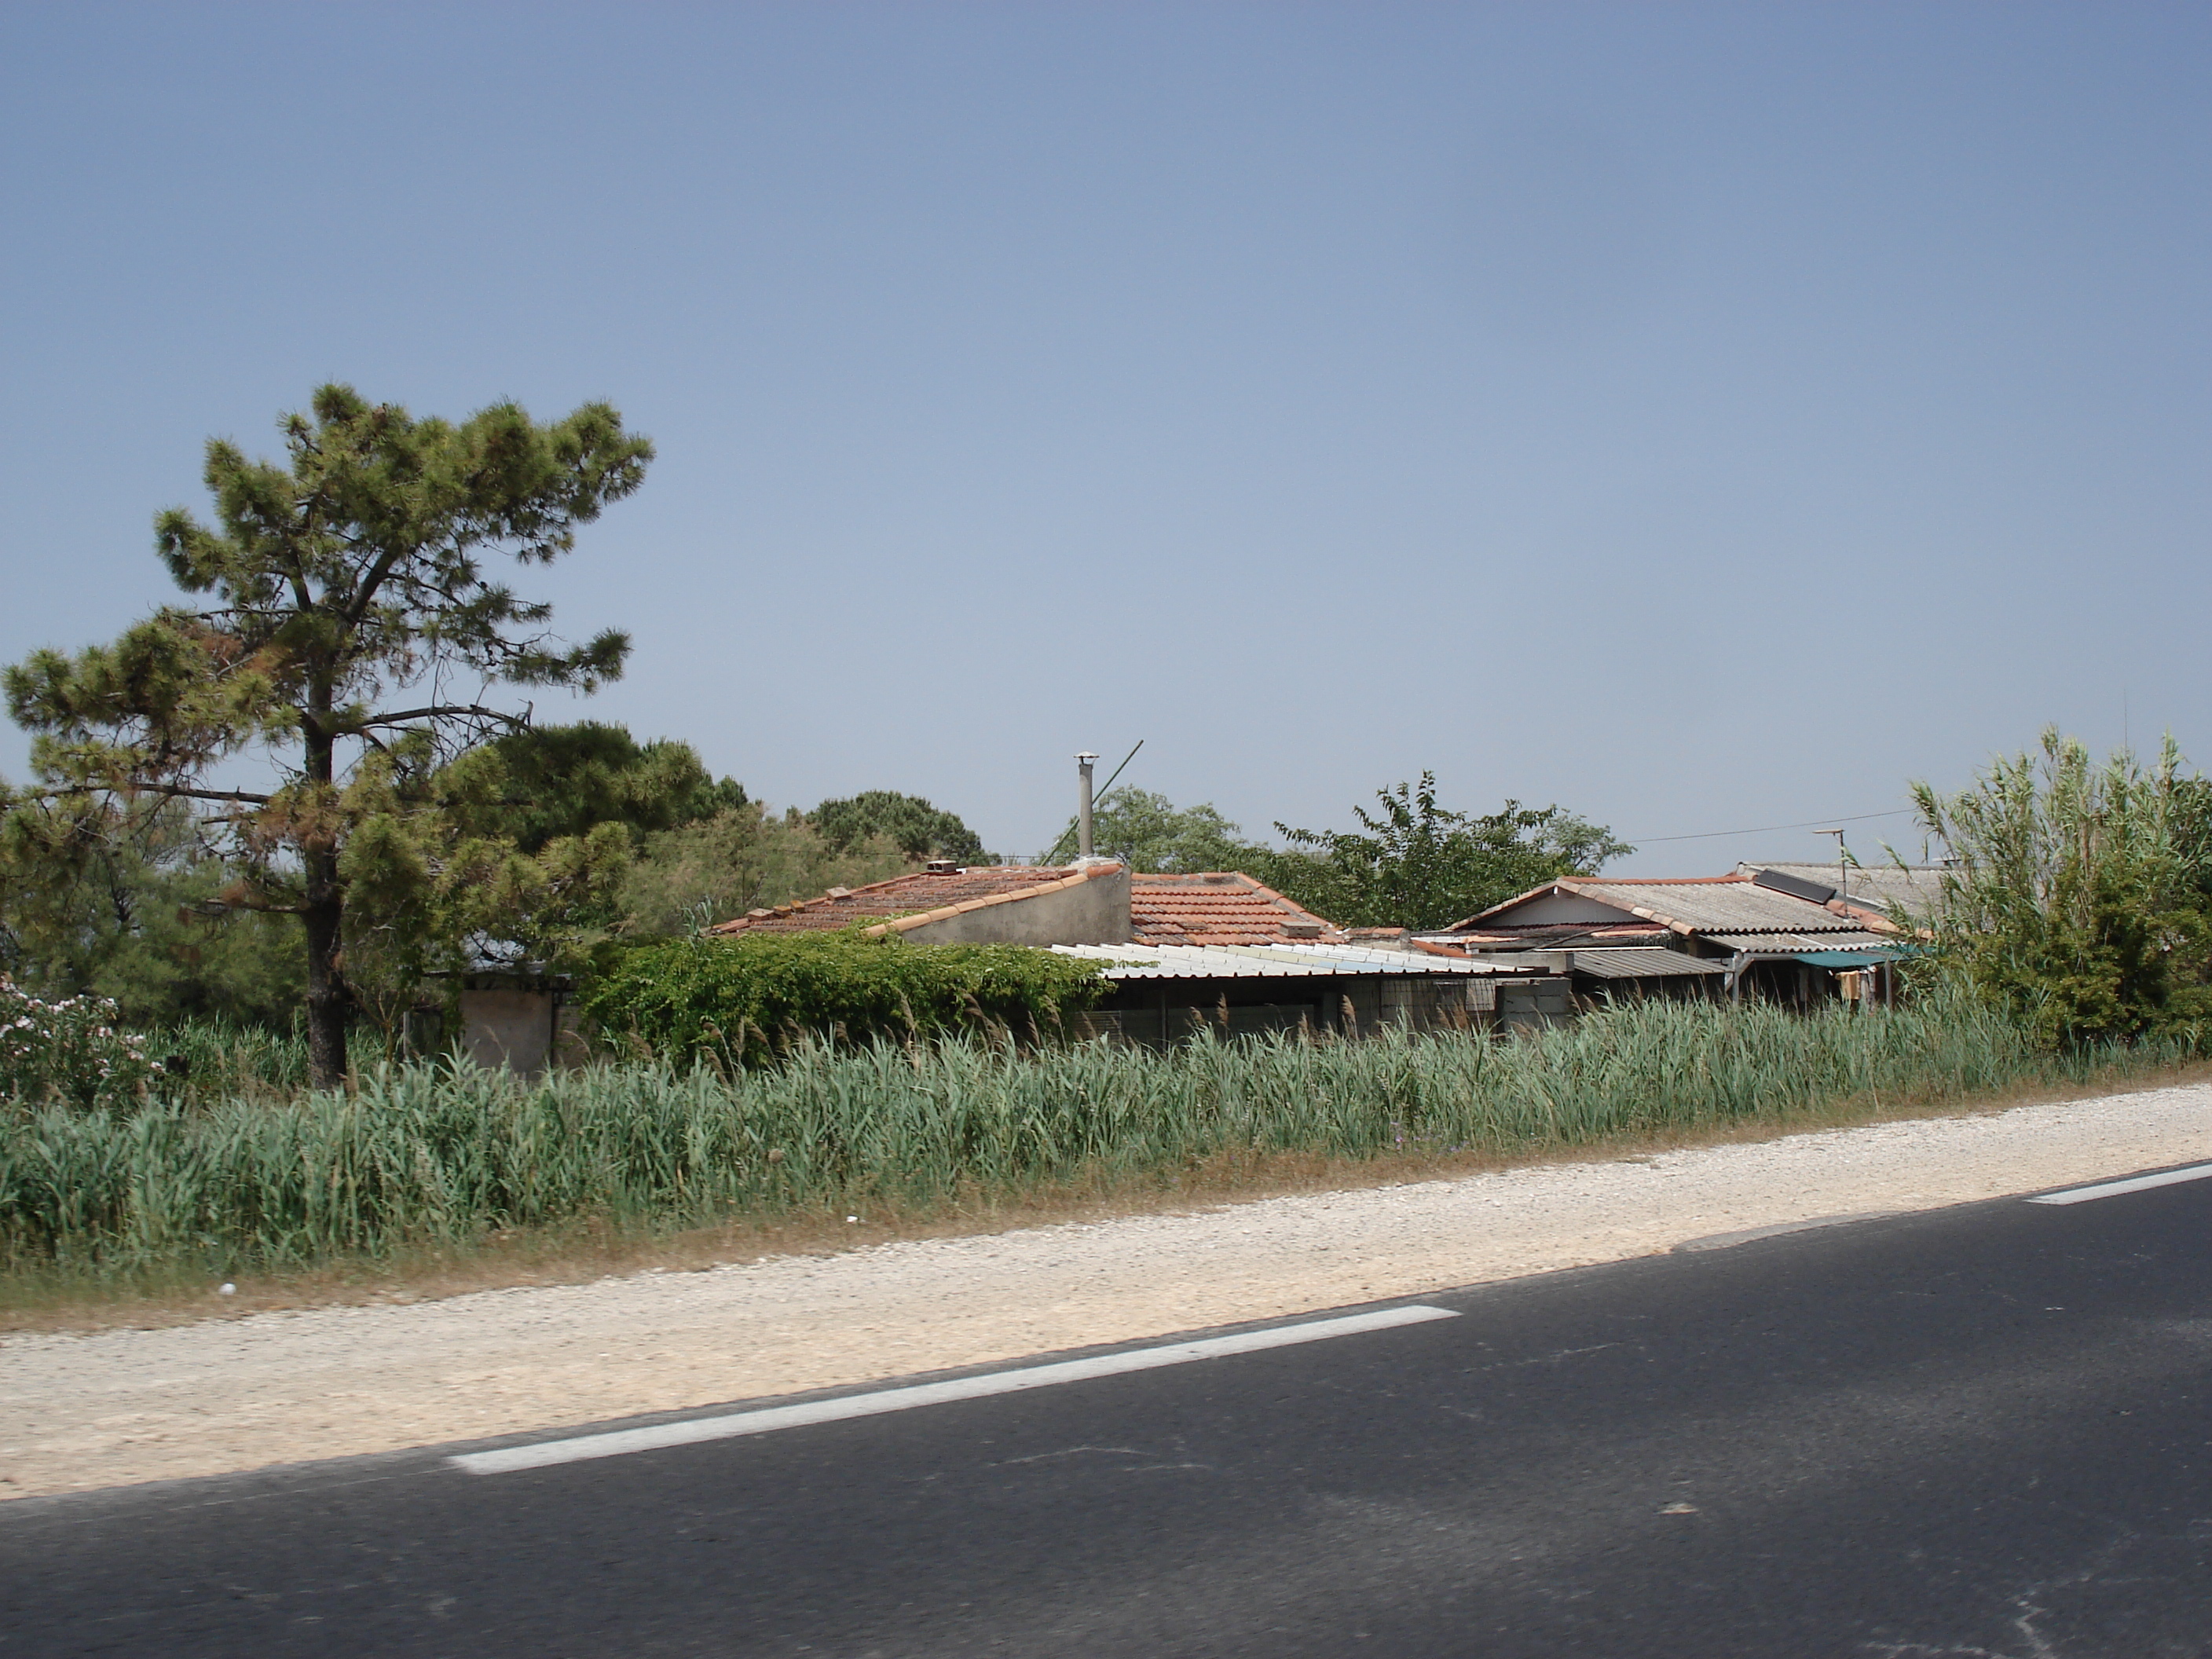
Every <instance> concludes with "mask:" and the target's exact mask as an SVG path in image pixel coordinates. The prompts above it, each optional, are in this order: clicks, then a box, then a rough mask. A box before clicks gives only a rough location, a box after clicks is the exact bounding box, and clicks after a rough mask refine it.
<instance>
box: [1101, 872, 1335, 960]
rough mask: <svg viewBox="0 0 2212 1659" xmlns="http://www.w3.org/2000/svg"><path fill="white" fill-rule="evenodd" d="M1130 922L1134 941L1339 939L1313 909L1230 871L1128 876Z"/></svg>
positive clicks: (1220, 942)
mask: <svg viewBox="0 0 2212 1659" xmlns="http://www.w3.org/2000/svg"><path fill="white" fill-rule="evenodd" d="M1129 921H1130V923H1131V925H1132V927H1133V930H1134V932H1135V933H1136V939H1137V943H1139V945H1281V944H1285V943H1286V942H1289V941H1291V940H1293V939H1323V938H1330V939H1334V938H1339V937H1340V935H1339V934H1338V933H1337V930H1336V929H1335V928H1334V927H1332V926H1331V925H1330V924H1329V923H1328V922H1327V921H1322V918H1321V917H1319V916H1317V915H1314V913H1313V912H1312V911H1310V910H1307V909H1303V908H1300V907H1299V906H1297V905H1296V904H1293V903H1291V901H1290V900H1288V899H1286V898H1285V897H1284V896H1282V895H1281V894H1280V893H1278V892H1277V891H1275V890H1274V889H1273V888H1272V887H1263V886H1261V884H1259V883H1258V882H1256V881H1255V880H1253V879H1252V878H1251V877H1249V876H1245V875H1239V874H1237V873H1236V872H1234V871H1216V872H1208V873H1206V874H1203V875H1187V876H1184V875H1175V876H1135V875H1133V876H1131V877H1130V878H1129ZM1293 928H1295V929H1297V931H1296V932H1295V933H1294V932H1292V931H1291V930H1292V929H1293Z"/></svg>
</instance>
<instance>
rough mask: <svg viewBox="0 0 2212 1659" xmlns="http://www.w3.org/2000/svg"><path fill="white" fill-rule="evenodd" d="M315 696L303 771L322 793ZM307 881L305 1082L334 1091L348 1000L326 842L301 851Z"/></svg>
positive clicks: (321, 707) (323, 699)
mask: <svg viewBox="0 0 2212 1659" xmlns="http://www.w3.org/2000/svg"><path fill="white" fill-rule="evenodd" d="M316 690H317V694H318V695H317V696H315V698H314V700H313V704H312V705H311V706H310V708H308V710H307V720H306V721H305V723H304V724H305V736H306V739H307V754H306V757H305V759H306V765H305V767H304V770H305V771H306V773H307V777H308V779H309V781H311V782H313V783H316V784H319V785H321V786H322V787H323V790H324V791H325V793H327V792H328V790H329V788H330V786H331V778H332V776H333V774H334V763H335V760H336V757H335V755H334V754H333V752H332V751H333V750H334V748H335V745H334V744H332V743H331V738H330V737H329V732H328V727H327V726H325V724H324V720H325V718H326V717H327V716H328V714H329V713H330V707H331V694H330V691H329V689H328V688H327V687H326V686H318V687H317V688H316ZM302 862H303V864H304V865H305V866H306V868H305V871H304V872H303V873H304V874H305V875H306V877H307V907H306V910H305V912H304V915H303V920H304V921H306V923H307V1077H308V1081H309V1082H310V1083H311V1084H312V1085H313V1086H314V1087H316V1088H318V1089H335V1088H337V1087H338V1086H339V1085H341V1084H343V1082H344V1081H345V1074H346V1016H347V1014H348V1013H349V1012H351V1003H352V998H351V997H350V996H349V995H348V994H347V991H346V982H345V973H344V970H343V966H342V964H341V961H340V957H339V946H340V944H341V942H342V941H343V939H344V933H345V927H344V924H345V896H344V889H343V888H342V887H341V886H340V885H339V884H338V855H337V849H336V848H333V847H331V846H330V845H329V844H328V843H327V842H325V844H323V845H321V846H312V845H311V846H309V847H307V848H305V849H303V858H302Z"/></svg>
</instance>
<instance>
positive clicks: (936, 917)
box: [707, 864, 1121, 939]
mask: <svg viewBox="0 0 2212 1659" xmlns="http://www.w3.org/2000/svg"><path fill="white" fill-rule="evenodd" d="M1120 872H1121V866H1120V865H1118V864H1094V865H1091V866H1089V867H1088V868H1085V869H1079V870H1063V869H1058V868H1054V867H1052V866H1038V865H1019V864H1007V865H994V866H988V867H986V868H982V869H975V870H951V871H945V872H936V871H917V872H915V873H914V874H912V875H906V876H893V877H892V878H890V880H889V881H876V882H871V883H869V884H867V885H866V887H854V888H851V889H849V890H848V889H846V888H842V887H833V888H831V889H830V890H829V891H828V892H827V893H825V894H824V895H823V896H821V897H820V898H811V899H802V900H800V901H799V902H797V903H795V904H779V905H777V906H776V907H775V908H774V909H772V910H754V911H751V912H750V913H748V914H747V915H742V916H739V917H738V918H737V920H735V921H726V922H723V923H722V924H721V925H720V927H710V928H708V930H707V931H708V933H710V934H712V935H714V937H716V938H719V939H731V938H735V937H737V936H738V935H740V934H744V933H816V932H820V931H823V930H825V929H829V928H836V927H849V926H850V925H851V924H853V923H854V922H856V921H861V922H865V921H871V920H873V919H880V920H879V921H878V925H877V926H876V927H870V928H868V929H866V931H867V932H869V933H905V932H907V931H908V929H909V928H914V927H921V926H922V925H923V924H924V923H926V922H932V921H944V920H945V918H946V917H948V916H954V915H964V914H965V913H967V912H968V911H970V910H981V909H984V908H987V907H989V906H991V905H994V904H1008V903H1012V902H1017V901H1019V900H1022V899H1025V898H1035V897H1036V896H1039V895H1040V894H1043V893H1052V892H1060V891H1064V890H1066V889H1069V888H1073V887H1080V886H1081V885H1082V884H1084V883H1085V882H1086V881H1095V880H1097V878H1099V877H1101V876H1111V875H1117V874H1119V873H1120Z"/></svg>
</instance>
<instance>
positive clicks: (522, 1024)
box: [461, 991, 555, 1077]
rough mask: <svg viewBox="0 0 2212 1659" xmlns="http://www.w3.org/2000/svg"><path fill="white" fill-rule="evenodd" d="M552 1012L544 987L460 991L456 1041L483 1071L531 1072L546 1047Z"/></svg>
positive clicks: (550, 1043) (551, 1030)
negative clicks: (457, 1036)
mask: <svg viewBox="0 0 2212 1659" xmlns="http://www.w3.org/2000/svg"><path fill="white" fill-rule="evenodd" d="M554 1018H555V1011H554V1006H553V993H552V992H550V991H464V992H462V993H461V1047H462V1048H464V1049H465V1050H466V1051H467V1054H468V1056H469V1058H470V1059H471V1060H474V1061H476V1063H477V1065H479V1066H483V1068H484V1069H485V1070H486V1071H488V1072H495V1071H497V1070H498V1069H499V1068H500V1067H501V1066H506V1067H507V1070H509V1071H511V1072H514V1073H520V1075H522V1076H524V1077H536V1076H537V1075H538V1073H540V1072H543V1071H544V1069H545V1062H546V1060H547V1058H548V1056H549V1055H550V1054H551V1052H552V1048H553V1034H554Z"/></svg>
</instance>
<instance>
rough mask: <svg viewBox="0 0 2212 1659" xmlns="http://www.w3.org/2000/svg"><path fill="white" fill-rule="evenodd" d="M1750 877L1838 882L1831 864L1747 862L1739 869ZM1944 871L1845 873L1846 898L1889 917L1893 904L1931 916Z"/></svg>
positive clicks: (1921, 867)
mask: <svg viewBox="0 0 2212 1659" xmlns="http://www.w3.org/2000/svg"><path fill="white" fill-rule="evenodd" d="M1736 868H1737V869H1739V870H1741V871H1742V872H1745V873H1746V874H1747V875H1756V874H1757V873H1758V872H1759V871H1761V870H1778V871H1780V872H1783V873H1784V875H1790V876H1797V877H1800V878H1802V879H1804V880H1806V881H1817V882H1819V883H1820V884H1822V885H1823V886H1826V887H1833V886H1834V885H1836V884H1837V881H1838V872H1837V870H1836V866H1834V865H1832V864H1778V863H1754V862H1752V861H1750V860H1746V861H1745V862H1743V863H1741V864H1739V865H1737V866H1736ZM1943 875H1944V871H1943V867H1942V866H1941V865H1936V864H1909V865H1905V866H1898V865H1893V864H1876V865H1869V866H1867V867H1865V868H1864V869H1853V870H1850V871H1846V872H1843V877H1842V879H1843V880H1844V897H1845V899H1846V901H1847V902H1849V903H1850V904H1852V905H1855V906H1859V907H1863V908H1866V909H1869V910H1878V911H1881V912H1884V913H1887V911H1888V909H1889V908H1890V906H1891V905H1893V904H1902V905H1903V906H1904V907H1905V910H1906V912H1907V913H1908V914H1909V915H1914V916H1925V915H1933V914H1934V913H1935V910H1936V905H1937V904H1938V902H1940V901H1941V900H1942V895H1943Z"/></svg>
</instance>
